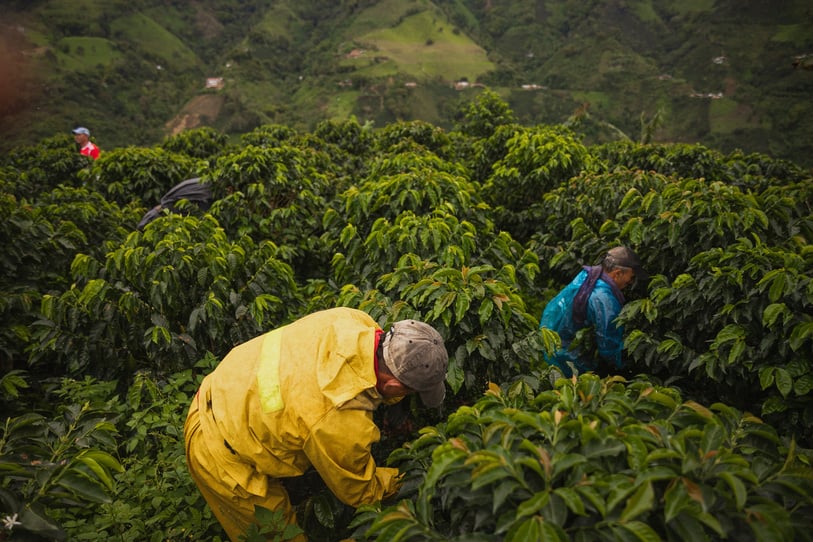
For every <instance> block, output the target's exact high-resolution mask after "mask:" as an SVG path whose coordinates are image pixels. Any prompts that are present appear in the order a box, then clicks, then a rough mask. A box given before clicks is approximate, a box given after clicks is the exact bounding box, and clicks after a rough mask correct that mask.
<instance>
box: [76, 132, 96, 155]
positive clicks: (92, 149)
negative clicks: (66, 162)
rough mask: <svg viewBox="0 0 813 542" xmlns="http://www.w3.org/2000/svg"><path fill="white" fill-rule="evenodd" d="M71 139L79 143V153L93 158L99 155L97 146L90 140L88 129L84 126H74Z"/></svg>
mask: <svg viewBox="0 0 813 542" xmlns="http://www.w3.org/2000/svg"><path fill="white" fill-rule="evenodd" d="M73 139H74V140H75V141H76V143H77V144H78V145H79V152H80V154H83V155H84V156H88V157H90V158H93V159H94V160H96V159H97V158H98V157H99V147H97V146H96V145H94V144H93V142H92V141H91V140H90V130H88V129H87V128H85V127H84V126H80V127H79V128H74V130H73Z"/></svg>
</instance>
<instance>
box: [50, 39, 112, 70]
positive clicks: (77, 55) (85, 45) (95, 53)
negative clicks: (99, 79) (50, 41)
mask: <svg viewBox="0 0 813 542" xmlns="http://www.w3.org/2000/svg"><path fill="white" fill-rule="evenodd" d="M56 51H57V61H58V62H59V66H60V67H61V68H64V69H65V70H68V71H74V72H87V71H92V70H93V69H95V68H96V67H98V66H100V65H101V66H109V65H110V64H112V63H113V62H115V61H116V60H118V59H120V58H121V57H122V55H121V53H119V52H118V51H117V50H116V49H115V47H114V46H113V44H112V43H110V42H109V41H108V40H106V39H104V38H63V39H61V40H59V42H58V43H57V47H56Z"/></svg>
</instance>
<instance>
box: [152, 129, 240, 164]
mask: <svg viewBox="0 0 813 542" xmlns="http://www.w3.org/2000/svg"><path fill="white" fill-rule="evenodd" d="M228 139H229V138H228V136H226V134H223V133H221V132H218V131H217V130H215V129H214V128H210V127H203V128H195V129H193V130H186V131H184V132H181V133H180V134H176V135H173V136H168V137H166V138H165V139H164V141H163V143H161V148H163V149H165V150H167V151H169V152H172V153H176V154H183V155H186V156H191V157H193V158H211V157H214V156H217V155H218V154H220V153H222V152H224V151H225V150H226V148H227V143H228Z"/></svg>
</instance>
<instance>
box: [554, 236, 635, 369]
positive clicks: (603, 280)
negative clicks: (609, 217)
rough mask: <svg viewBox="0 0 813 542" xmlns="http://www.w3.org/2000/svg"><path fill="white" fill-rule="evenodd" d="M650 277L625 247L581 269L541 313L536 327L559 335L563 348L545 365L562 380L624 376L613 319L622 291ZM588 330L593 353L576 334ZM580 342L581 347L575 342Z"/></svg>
mask: <svg viewBox="0 0 813 542" xmlns="http://www.w3.org/2000/svg"><path fill="white" fill-rule="evenodd" d="M648 278H649V275H648V274H647V273H646V271H644V268H643V267H642V266H641V260H640V259H639V258H638V255H637V254H635V252H634V251H633V250H632V249H630V248H628V247H624V246H619V247H615V248H611V249H610V250H609V251H607V252H606V253H605V254H604V256H603V257H602V258H601V260H600V262H599V264H598V265H594V266H584V267H583V269H582V271H580V272H579V274H578V275H576V278H574V279H573V280H572V281H571V282H570V284H568V285H567V286H565V287H564V289H562V291H560V292H559V293H558V294H557V295H556V297H554V298H553V299H552V300H551V301H550V302H549V303H548V304H547V305H546V306H545V310H544V311H543V312H542V320H541V321H540V322H539V327H540V328H547V329H550V330H553V331H555V332H557V333H558V334H559V337H561V339H562V348H560V349H559V350H557V351H556V352H555V353H554V354H553V356H550V357H549V356H548V355H547V354H545V361H547V362H548V363H549V364H551V365H555V366H556V367H558V368H559V369H560V370H561V371H562V373H563V374H564V375H565V376H568V377H569V376H571V375H572V374H573V372H574V370H575V371H576V372H578V373H584V372H587V371H593V372H594V373H596V374H599V375H601V376H607V375H608V374H618V373H620V372H622V369H623V365H624V363H623V360H622V358H621V350H622V349H623V347H624V337H623V335H624V329H623V327H622V326H620V325H616V323H615V319H616V317H617V316H618V314H619V313H620V312H621V307H622V306H623V305H624V295H623V294H622V293H621V291H622V290H623V289H624V288H626V287H627V286H629V285H630V284H633V283H634V282H636V281H638V282H641V283H645V282H646V280H648ZM588 328H592V331H593V333H592V335H593V336H592V337H588V340H591V339H594V341H595V342H594V349H595V354H597V355H595V354H593V353H591V352H590V350H592V349H593V348H591V347H586V344H589V343H584V342H583V339H584V334H579V340H574V339H576V338H577V333H578V332H579V331H580V330H583V329H588ZM576 343H579V344H576Z"/></svg>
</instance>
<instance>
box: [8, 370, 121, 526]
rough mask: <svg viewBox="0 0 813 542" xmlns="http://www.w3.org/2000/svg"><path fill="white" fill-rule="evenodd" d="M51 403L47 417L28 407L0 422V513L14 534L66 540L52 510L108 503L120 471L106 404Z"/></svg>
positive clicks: (114, 434) (114, 431)
mask: <svg viewBox="0 0 813 542" xmlns="http://www.w3.org/2000/svg"><path fill="white" fill-rule="evenodd" d="M107 387H108V389H109V388H110V386H109V385H108V386H107ZM86 389H87V388H86ZM58 391H62V392H64V391H65V390H64V389H63V390H58ZM52 399H58V398H57V397H52ZM52 408H53V410H52V411H51V412H49V413H48V416H46V415H44V414H40V413H37V412H28V413H25V414H21V415H19V416H11V417H8V418H5V420H4V422H3V424H2V425H0V515H2V516H3V517H12V518H14V519H15V520H16V522H17V524H15V525H14V526H13V527H12V529H11V533H13V537H12V538H13V539H21V540H32V539H33V540H66V539H67V533H66V531H65V529H64V528H63V527H62V526H61V525H60V523H59V522H58V521H57V520H56V519H55V514H54V512H53V510H54V509H56V510H58V509H63V508H68V507H73V508H80V507H87V506H89V505H93V506H95V505H100V504H103V503H109V502H111V501H112V494H113V493H114V491H115V486H116V480H115V477H116V475H118V474H120V473H122V472H124V468H123V467H122V465H121V463H120V462H119V460H118V459H117V458H116V453H115V438H116V436H117V431H116V427H115V424H114V421H115V413H114V412H113V411H111V410H110V408H109V405H96V404H92V403H90V402H89V401H85V402H84V403H82V402H70V401H67V402H64V403H63V402H58V403H57V405H56V406H53V405H52ZM6 530H7V529H3V530H2V531H0V536H2V537H4V538H5V536H6V534H7V533H6V532H4V531H6ZM8 534H10V533H8Z"/></svg>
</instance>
